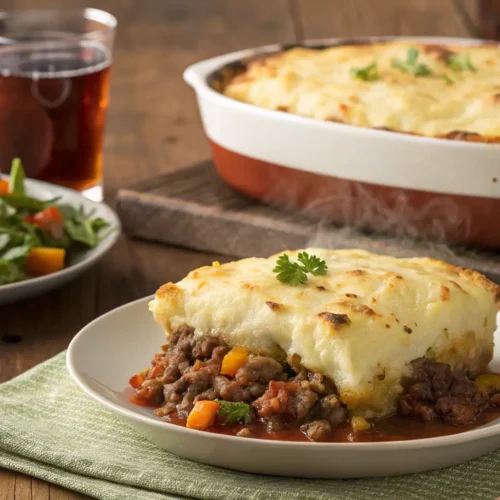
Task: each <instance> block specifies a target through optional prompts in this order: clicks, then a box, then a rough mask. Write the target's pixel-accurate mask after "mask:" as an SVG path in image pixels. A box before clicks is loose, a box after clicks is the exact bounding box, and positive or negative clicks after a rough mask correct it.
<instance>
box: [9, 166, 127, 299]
mask: <svg viewBox="0 0 500 500" xmlns="http://www.w3.org/2000/svg"><path fill="white" fill-rule="evenodd" d="M21 177H24V176H23V175H22V176H21ZM7 182H9V176H6V175H1V174H0V184H1V185H3V186H5V185H6V183H7ZM21 182H22V184H23V185H22V187H21V189H22V191H23V192H24V193H23V200H27V203H29V201H30V200H35V201H36V202H37V203H38V202H41V203H42V204H41V208H45V207H47V206H56V207H61V212H64V221H63V222H64V227H65V229H64V231H61V234H60V235H57V234H56V235H55V236H56V240H59V241H55V242H54V243H53V244H52V243H51V244H50V245H47V244H46V243H44V242H41V243H40V242H39V241H38V244H35V245H32V243H30V244H29V245H27V244H26V241H22V242H21V243H16V245H19V246H16V247H14V248H13V249H12V250H10V253H8V252H9V250H6V247H5V245H9V238H8V237H10V236H11V235H12V234H14V233H17V234H18V235H19V233H21V234H22V233H26V229H25V228H24V227H16V225H15V224H14V223H12V222H11V219H12V216H13V217H14V218H16V217H17V215H16V211H15V210H16V209H15V207H14V209H13V207H12V206H11V205H9V204H8V203H5V200H7V199H8V198H9V197H10V195H11V194H12V193H10V194H5V193H3V195H2V194H0V236H2V235H3V237H2V238H1V240H0V264H2V265H3V268H0V304H7V303H12V302H15V301H18V300H22V299H26V298H28V297H33V296H36V295H40V294H42V293H44V292H47V291H49V290H52V289H55V288H58V287H60V286H62V285H64V284H66V283H68V282H69V281H71V280H72V279H74V278H76V277H77V276H79V275H81V274H82V273H83V272H84V271H85V270H87V269H88V268H89V267H91V266H92V265H94V264H95V263H97V262H98V261H99V260H100V259H101V258H102V257H103V256H104V255H105V254H106V252H108V251H109V250H110V249H111V248H112V246H113V245H114V244H115V243H116V241H117V239H118V237H119V235H120V231H121V225H120V220H119V219H118V216H117V215H116V214H115V213H114V212H113V210H112V209H111V208H110V207H109V206H107V205H105V204H103V203H95V202H93V201H90V200H88V199H86V198H85V197H83V196H82V195H81V194H80V193H78V192H77V191H74V190H72V189H68V188H65V187H61V186H56V185H53V184H49V183H46V182H43V181H38V180H32V179H24V178H22V180H21ZM49 200H54V203H46V202H47V201H49ZM14 204H15V203H14ZM17 211H18V212H19V217H17V219H16V223H17V220H21V218H22V219H23V220H24V221H27V220H28V219H29V218H30V217H31V218H32V219H33V218H34V217H35V216H34V215H26V212H25V211H23V210H22V209H20V210H17ZM32 213H34V211H32ZM73 215H75V217H72V216H73ZM9 217H10V219H9ZM68 218H77V219H80V220H75V221H70V222H69V223H71V224H72V227H71V228H69V232H68V228H67V227H66V223H67V220H66V219H68ZM31 222H33V225H31V224H30V225H31V226H32V227H35V229H36V231H40V233H42V232H43V231H42V229H41V228H40V227H38V226H37V225H36V222H34V221H31ZM69 223H68V224H69ZM92 224H94V227H93V228H92ZM83 226H85V228H84V230H83V231H82V232H81V234H78V233H80V228H83ZM2 229H3V231H2ZM27 232H30V230H28V231H27ZM57 236H59V238H57ZM26 238H27V236H25V240H26ZM35 238H37V237H36V236H35ZM61 238H64V241H62V242H61ZM75 238H76V239H75ZM92 238H94V241H91V240H92ZM87 240H90V241H87ZM13 245H14V244H13V243H12V242H10V246H11V247H12V246H13ZM31 245H32V246H35V247H40V246H41V247H45V246H51V247H53V246H60V247H63V248H64V247H65V249H64V252H65V253H63V255H65V258H64V267H62V266H61V267H62V268H61V269H59V270H55V271H54V272H50V274H49V273H48V271H47V272H43V273H40V274H41V275H31V274H29V273H26V274H25V273H24V270H23V269H22V266H21V264H19V263H18V262H19V261H18V260H16V259H15V258H12V257H15V255H13V252H18V249H19V254H20V258H21V259H23V258H27V257H28V255H29V248H27V247H28V246H31ZM7 248H9V247H7ZM51 250H52V249H51ZM26 252H28V254H27V255H22V254H24V253H26ZM56 253H57V252H56ZM5 257H6V258H5ZM42 260H43V257H42ZM19 269H21V271H19ZM56 269H57V268H56ZM49 271H50V270H49ZM2 273H3V274H2ZM20 273H22V274H21V275H20Z"/></svg>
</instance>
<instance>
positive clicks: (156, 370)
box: [148, 365, 165, 378]
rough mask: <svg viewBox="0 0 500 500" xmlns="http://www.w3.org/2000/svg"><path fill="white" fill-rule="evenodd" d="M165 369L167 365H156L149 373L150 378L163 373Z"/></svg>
mask: <svg viewBox="0 0 500 500" xmlns="http://www.w3.org/2000/svg"><path fill="white" fill-rule="evenodd" d="M164 371H165V367H164V366H163V365H156V366H155V367H154V368H153V369H152V370H151V373H150V374H149V375H148V378H155V377H159V376H160V375H163V372H164Z"/></svg>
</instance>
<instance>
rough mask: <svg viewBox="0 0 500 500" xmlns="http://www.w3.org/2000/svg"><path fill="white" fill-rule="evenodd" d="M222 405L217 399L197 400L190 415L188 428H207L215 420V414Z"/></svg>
mask: <svg viewBox="0 0 500 500" xmlns="http://www.w3.org/2000/svg"><path fill="white" fill-rule="evenodd" d="M219 408H220V405H219V403H217V402H215V401H196V403H195V404H194V408H193V409H192V410H191V413H190V414H189V415H188V418H187V422H186V427H187V428H188V429H198V430H200V431H202V430H204V429H207V428H208V427H210V426H211V425H213V423H214V422H215V416H216V415H217V412H218V411H219Z"/></svg>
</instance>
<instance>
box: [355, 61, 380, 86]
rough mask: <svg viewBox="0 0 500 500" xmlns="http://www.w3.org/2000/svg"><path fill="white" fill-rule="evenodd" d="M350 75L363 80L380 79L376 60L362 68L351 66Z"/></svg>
mask: <svg viewBox="0 0 500 500" xmlns="http://www.w3.org/2000/svg"><path fill="white" fill-rule="evenodd" d="M351 75H352V76H353V77H354V78H357V79H358V80H363V81H365V82H373V81H375V80H379V79H380V76H379V74H378V68H377V63H376V61H373V62H372V63H371V64H369V65H368V66H365V67H364V68H351Z"/></svg>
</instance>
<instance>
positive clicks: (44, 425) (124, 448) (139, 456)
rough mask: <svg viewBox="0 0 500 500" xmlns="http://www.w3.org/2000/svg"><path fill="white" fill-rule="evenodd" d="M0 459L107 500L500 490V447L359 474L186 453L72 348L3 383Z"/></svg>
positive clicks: (433, 498)
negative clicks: (222, 464)
mask: <svg viewBox="0 0 500 500" xmlns="http://www.w3.org/2000/svg"><path fill="white" fill-rule="evenodd" d="M0 466H4V467H6V468H8V469H12V470H16V471H20V472H23V473H25V474H30V475H32V476H36V477H39V478H41V479H45V480H47V481H50V482H53V483H57V484H59V485H62V486H65V487H67V488H70V489H73V490H75V491H79V492H81V493H85V494H87V495H89V496H92V497H95V498H98V499H103V500H160V499H170V498H182V497H187V498H201V499H213V500H216V499H235V500H239V499H244V500H260V499H268V498H270V499H280V498H285V496H286V499H287V500H295V499H296V500H299V499H300V500H309V499H310V500H323V499H325V500H326V499H328V500H330V499H333V500H337V499H338V500H358V499H360V500H361V499H362V500H365V499H370V500H373V499H375V500H378V499H398V500H399V499H403V500H405V499H409V500H411V499H416V500H420V499H422V498H425V499H430V500H441V499H453V500H459V499H463V500H471V499H485V500H486V499H487V500H494V499H496V498H497V497H498V496H500V474H499V467H500V452H495V453H492V454H490V455H488V456H486V457H482V458H479V459H477V460H474V461H471V462H468V463H466V464H463V465H460V466H456V467H452V468H449V469H446V470H442V471H435V472H429V473H425V474H415V475H411V476H400V477H392V478H380V479H379V478H377V479H351V480H306V479H289V478H278V477H268V476H257V475H252V474H245V473H242V472H234V471H230V470H226V469H218V468H216V467H209V466H207V465H203V464H198V463H195V462H191V461H190V460H186V459H183V458H178V457H176V456H174V455H171V454H169V453H167V452H165V451H163V450H161V449H160V448H157V447H156V446H154V445H153V444H151V443H149V442H148V441H146V440H145V439H143V438H142V437H140V436H139V435H137V434H136V433H135V432H134V431H133V430H132V429H130V428H129V427H127V426H126V425H124V424H122V423H121V422H120V421H119V420H117V419H116V418H115V417H114V415H113V414H112V413H110V412H109V411H108V410H106V409H104V408H101V407H100V406H99V405H98V404H97V403H95V402H94V401H93V400H91V399H90V398H88V397H87V396H86V395H85V394H84V393H83V392H82V391H80V390H79V389H78V388H77V387H76V385H75V384H74V383H73V382H72V380H71V379H70V377H69V375H68V373H67V371H66V366H65V354H64V353H61V354H59V355H57V356H56V357H55V358H53V359H51V360H49V361H46V362H45V363H43V364H41V365H39V366H37V367H35V368H33V369H32V370H30V371H28V372H26V373H24V374H23V375H21V376H19V377H17V378H16V379H14V380H12V381H10V382H7V383H5V384H2V385H0Z"/></svg>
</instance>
